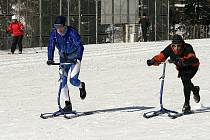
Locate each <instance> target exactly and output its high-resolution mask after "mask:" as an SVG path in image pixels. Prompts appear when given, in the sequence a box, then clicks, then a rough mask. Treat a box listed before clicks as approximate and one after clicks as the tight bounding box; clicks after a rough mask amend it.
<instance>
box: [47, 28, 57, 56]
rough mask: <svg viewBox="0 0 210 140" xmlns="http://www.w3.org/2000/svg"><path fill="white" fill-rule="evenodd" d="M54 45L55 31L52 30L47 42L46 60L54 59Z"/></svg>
mask: <svg viewBox="0 0 210 140" xmlns="http://www.w3.org/2000/svg"><path fill="white" fill-rule="evenodd" d="M55 45H56V34H55V30H52V32H51V33H50V38H49V42H48V60H53V59H54V51H55Z"/></svg>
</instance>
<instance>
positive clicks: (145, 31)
mask: <svg viewBox="0 0 210 140" xmlns="http://www.w3.org/2000/svg"><path fill="white" fill-rule="evenodd" d="M142 35H143V38H144V42H147V28H144V27H142Z"/></svg>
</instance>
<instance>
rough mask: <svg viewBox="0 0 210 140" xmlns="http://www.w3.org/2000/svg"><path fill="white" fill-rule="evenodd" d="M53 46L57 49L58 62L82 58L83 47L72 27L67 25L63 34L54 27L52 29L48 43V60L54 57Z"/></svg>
mask: <svg viewBox="0 0 210 140" xmlns="http://www.w3.org/2000/svg"><path fill="white" fill-rule="evenodd" d="M55 46H56V48H57V49H58V51H59V55H60V62H68V60H70V61H71V60H75V59H79V60H80V61H81V60H82V55H83V51H84V47H83V44H82V42H81V39H80V36H79V34H78V33H77V31H76V30H75V29H73V28H72V27H67V28H66V31H65V34H64V35H63V36H62V35H60V34H59V33H58V32H57V31H56V29H54V28H53V29H52V31H51V33H50V39H49V43H48V60H53V59H54V51H55Z"/></svg>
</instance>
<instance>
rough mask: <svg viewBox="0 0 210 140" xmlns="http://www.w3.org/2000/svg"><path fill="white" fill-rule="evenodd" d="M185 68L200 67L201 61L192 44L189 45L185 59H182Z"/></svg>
mask: <svg viewBox="0 0 210 140" xmlns="http://www.w3.org/2000/svg"><path fill="white" fill-rule="evenodd" d="M181 59H182V61H183V64H184V66H185V67H187V66H199V64H200V63H199V59H198V58H197V57H196V55H195V52H194V50H193V48H192V46H191V45H190V44H187V48H186V50H185V55H184V57H182V58H181Z"/></svg>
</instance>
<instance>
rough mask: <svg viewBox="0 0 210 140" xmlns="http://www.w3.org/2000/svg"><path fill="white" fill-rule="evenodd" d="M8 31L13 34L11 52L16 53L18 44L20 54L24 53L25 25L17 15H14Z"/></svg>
mask: <svg viewBox="0 0 210 140" xmlns="http://www.w3.org/2000/svg"><path fill="white" fill-rule="evenodd" d="M6 31H7V32H10V33H11V34H12V36H13V41H12V46H11V53H12V54H14V52H15V49H16V46H17V45H18V47H19V54H22V40H23V34H24V26H23V24H22V23H21V22H19V21H18V20H17V16H16V15H13V16H12V22H11V23H10V25H9V26H8V27H7V29H6Z"/></svg>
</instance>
